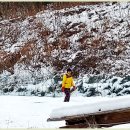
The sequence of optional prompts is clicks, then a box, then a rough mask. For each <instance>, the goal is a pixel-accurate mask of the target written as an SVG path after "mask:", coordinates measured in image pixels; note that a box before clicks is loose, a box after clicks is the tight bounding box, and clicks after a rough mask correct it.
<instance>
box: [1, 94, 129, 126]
mask: <svg viewBox="0 0 130 130" xmlns="http://www.w3.org/2000/svg"><path fill="white" fill-rule="evenodd" d="M126 98H127V99H130V96H126ZM109 99H110V100H111V98H110V97H109V98H108V97H82V96H72V97H71V100H70V102H66V103H65V102H63V100H64V97H56V98H52V97H32V96H0V117H1V118H0V128H58V127H60V126H64V125H65V122H64V121H58V122H47V118H49V117H50V114H51V112H52V111H53V110H54V109H57V108H63V107H70V106H74V105H83V104H89V103H90V104H91V103H95V102H98V101H106V100H107V101H108V100H109ZM117 99H118V97H117ZM119 101H120V97H119ZM112 128H130V124H125V125H118V126H113V127H112Z"/></svg>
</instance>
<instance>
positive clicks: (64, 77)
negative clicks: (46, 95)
mask: <svg viewBox="0 0 130 130" xmlns="http://www.w3.org/2000/svg"><path fill="white" fill-rule="evenodd" d="M65 82H66V75H65V74H64V75H63V80H62V92H63V91H64V88H65Z"/></svg>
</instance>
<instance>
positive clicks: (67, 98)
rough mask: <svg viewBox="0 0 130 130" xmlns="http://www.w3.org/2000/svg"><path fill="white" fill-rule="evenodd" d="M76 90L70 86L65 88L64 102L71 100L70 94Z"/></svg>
mask: <svg viewBox="0 0 130 130" xmlns="http://www.w3.org/2000/svg"><path fill="white" fill-rule="evenodd" d="M73 91H74V89H71V90H70V88H65V89H64V93H65V99H64V102H69V100H70V94H71V93H72V92H73Z"/></svg>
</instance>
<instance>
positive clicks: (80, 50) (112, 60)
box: [0, 2, 130, 96]
mask: <svg viewBox="0 0 130 130" xmlns="http://www.w3.org/2000/svg"><path fill="white" fill-rule="evenodd" d="M129 10H130V3H129V2H117V3H114V4H113V3H112V2H107V3H105V2H104V3H102V4H97V5H79V6H74V7H70V8H64V9H59V10H56V9H54V8H53V6H52V5H51V4H50V5H49V6H48V8H47V9H46V10H44V11H42V12H38V13H37V14H36V15H35V16H29V17H27V18H26V19H24V20H15V19H10V20H3V21H0V27H1V29H2V32H1V37H0V40H1V43H0V45H1V46H0V47H1V48H0V49H1V50H0V54H1V55H2V57H3V58H1V59H0V61H1V63H0V71H1V75H0V81H1V82H0V85H1V91H3V90H2V89H3V88H9V87H11V86H12V87H15V91H17V90H18V89H19V88H21V87H22V88H23V86H25V88H26V87H27V86H30V85H28V84H31V85H32V84H33V85H34V86H35V85H36V84H39V85H38V86H39V87H41V85H40V84H42V90H44V91H45V90H46V88H49V87H50V86H53V83H49V85H47V86H46V84H47V83H46V82H50V81H51V80H53V76H54V72H55V71H57V72H58V73H59V75H62V74H63V73H64V71H65V70H66V68H67V67H69V66H70V67H71V68H72V69H73V70H74V75H76V76H77V77H78V76H79V75H82V77H81V78H83V80H82V81H81V80H80V79H76V81H77V83H78V82H80V81H81V82H80V84H79V86H80V88H79V91H80V92H81V93H84V95H85V94H86V92H87V93H89V90H90V89H89V88H91V87H92V86H94V87H95V88H94V89H93V88H92V91H93V92H95V91H96V92H97V95H103V96H105V95H108V94H110V92H113V93H114V94H113V96H114V95H116V94H115V93H116V92H115V91H114V85H115V86H116V84H111V83H110V84H109V83H107V80H109V79H112V78H109V76H110V75H112V76H113V75H117V79H119V78H120V77H121V78H122V80H123V79H124V78H125V76H128V74H129V70H130V69H129V66H130V62H129V53H130V47H129V46H130V44H129V43H130V38H129V34H130V30H129V21H130V17H129V13H130V12H129ZM4 54H5V55H4ZM16 54H17V56H15V55H16ZM3 55H4V56H3ZM84 74H88V75H87V76H84ZM90 74H92V75H93V76H94V75H96V74H97V75H98V74H99V76H100V75H101V76H102V75H106V77H105V78H107V79H106V81H105V80H104V81H103V82H102V81H101V82H98V84H89V83H86V82H87V81H85V82H84V77H85V78H88V77H90V76H89V75H90ZM122 76H123V77H122ZM78 80H79V81H78ZM128 81H129V80H128ZM128 81H127V82H128ZM95 83H96V82H95ZM81 84H82V85H81ZM117 84H118V85H119V87H120V88H123V89H124V91H123V90H120V91H123V92H124V93H129V91H130V90H129V87H127V86H128V85H123V84H120V83H117ZM33 85H32V89H33V88H35V87H33ZM109 85H110V88H111V90H109ZM77 86H78V85H77ZM43 87H45V88H43ZM104 87H105V88H108V89H106V90H104ZM116 87H117V86H116ZM27 88H29V87H27ZM36 88H37V87H36ZM39 89H40V88H39ZM125 89H127V90H126V91H125ZM40 90H41V89H40ZM101 90H103V91H104V92H101ZM46 91H47V90H46ZM105 91H106V92H105ZM118 91H119V90H118ZM123 92H121V93H118V94H119V95H123V94H122V93H123ZM118 94H117V95H118ZM89 95H90V96H92V95H93V94H91V93H90V94H87V96H89ZM95 95H96V94H95Z"/></svg>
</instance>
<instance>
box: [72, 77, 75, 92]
mask: <svg viewBox="0 0 130 130" xmlns="http://www.w3.org/2000/svg"><path fill="white" fill-rule="evenodd" d="M71 85H72V86H73V89H74V90H75V89H76V87H75V84H74V80H73V78H72V84H71Z"/></svg>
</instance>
